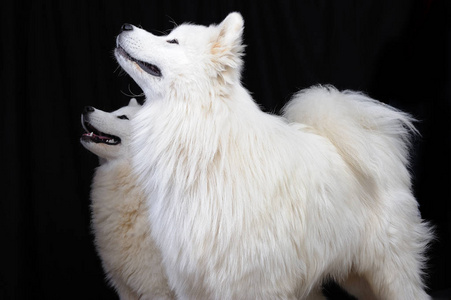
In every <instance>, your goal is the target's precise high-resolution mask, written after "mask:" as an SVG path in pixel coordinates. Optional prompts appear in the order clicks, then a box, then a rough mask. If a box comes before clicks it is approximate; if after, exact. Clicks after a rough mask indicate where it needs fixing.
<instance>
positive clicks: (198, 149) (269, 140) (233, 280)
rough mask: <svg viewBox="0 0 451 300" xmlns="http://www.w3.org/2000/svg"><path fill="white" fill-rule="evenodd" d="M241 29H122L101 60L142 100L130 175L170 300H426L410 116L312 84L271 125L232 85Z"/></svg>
mask: <svg viewBox="0 0 451 300" xmlns="http://www.w3.org/2000/svg"><path fill="white" fill-rule="evenodd" d="M243 23H244V22H243V18H242V16H241V15H240V14H239V13H231V14H229V15H228V16H227V17H226V18H225V19H224V20H223V21H222V22H221V23H220V24H218V25H211V26H208V27H206V26H200V25H194V24H183V25H180V26H178V27H176V28H175V29H174V30H173V31H172V32H171V33H169V34H168V35H165V36H155V35H152V34H151V33H149V32H147V31H145V30H143V29H141V28H138V27H135V26H132V25H130V24H124V25H123V26H122V31H121V33H120V34H119V36H118V37H117V46H116V49H115V55H116V58H117V61H118V62H119V64H120V65H121V66H122V68H123V69H124V70H125V71H126V72H127V73H128V74H129V75H130V76H131V77H132V78H133V79H134V80H135V81H136V82H137V83H138V85H139V86H140V87H141V88H142V90H143V92H144V93H145V95H146V98H147V99H148V100H147V102H146V103H145V105H144V106H143V108H142V109H141V110H140V111H139V112H138V113H137V115H136V116H135V118H133V120H132V121H131V124H132V136H133V138H132V140H131V158H132V171H133V173H134V174H135V175H136V177H137V182H138V184H139V185H140V186H141V187H142V188H143V191H144V194H145V199H146V201H147V204H148V206H149V216H148V217H149V220H150V222H151V224H152V236H153V238H154V239H155V241H156V243H157V245H158V247H159V248H160V249H161V253H162V262H163V265H164V268H165V270H166V272H167V275H168V280H169V284H170V286H171V287H172V288H173V289H174V290H175V293H176V295H177V297H178V298H180V299H306V298H307V299H318V298H321V297H322V295H321V294H320V292H319V290H320V287H321V284H322V283H323V282H324V281H325V280H328V279H333V280H335V281H337V282H338V283H339V284H341V285H342V286H343V287H344V288H345V289H346V290H347V291H349V292H350V293H351V294H353V295H355V296H357V297H358V298H361V299H371V298H377V299H428V298H429V297H428V295H427V294H426V293H425V291H424V286H423V282H422V278H421V275H422V270H423V268H424V262H425V255H424V252H425V248H426V246H427V244H428V242H429V240H430V239H431V232H430V229H429V227H428V225H427V224H426V223H425V222H423V221H422V219H421V217H420V214H419V210H418V204H417V202H416V200H415V198H414V196H413V195H412V187H411V179H410V174H409V170H408V164H409V143H410V139H411V135H412V134H413V133H414V132H415V129H414V127H413V125H412V121H413V120H412V118H411V117H410V116H409V115H407V114H406V113H403V112H400V111H398V110H396V109H394V108H392V107H390V106H387V105H384V104H382V103H379V102H377V101H375V100H372V99H370V98H369V97H367V96H365V95H363V94H361V93H356V92H351V91H344V92H340V91H337V90H336V89H335V88H333V87H327V86H326V87H324V86H316V87H313V88H310V89H307V90H304V91H301V92H299V93H298V94H296V95H295V96H294V97H293V99H292V100H291V101H290V103H289V104H288V105H287V106H286V107H285V109H284V114H283V116H275V115H271V114H267V113H264V112H262V111H261V109H260V108H259V107H258V105H256V103H255V102H254V101H253V99H252V97H251V96H250V93H249V92H248V91H247V90H246V89H245V88H244V87H243V86H242V84H241V83H240V74H241V69H242V66H243V61H242V57H243V50H244V46H243V44H242V34H243Z"/></svg>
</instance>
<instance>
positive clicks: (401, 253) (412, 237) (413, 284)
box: [360, 223, 431, 300]
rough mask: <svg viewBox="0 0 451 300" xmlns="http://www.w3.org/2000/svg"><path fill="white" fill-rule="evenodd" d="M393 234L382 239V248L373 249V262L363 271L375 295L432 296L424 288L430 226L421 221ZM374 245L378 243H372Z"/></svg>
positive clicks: (396, 297) (424, 297)
mask: <svg viewBox="0 0 451 300" xmlns="http://www.w3.org/2000/svg"><path fill="white" fill-rule="evenodd" d="M411 225H412V224H411ZM398 229H399V227H398ZM390 231H391V230H390ZM408 231H410V232H409V233H410V234H408ZM391 233H392V234H393V235H391V236H385V238H383V240H384V242H385V244H383V245H380V244H379V249H378V250H375V251H374V252H373V254H372V256H373V257H372V262H371V265H366V267H367V268H366V270H360V271H363V272H362V273H363V274H365V275H366V276H365V277H366V280H367V281H368V284H369V285H370V286H371V289H372V290H373V292H374V293H375V295H376V298H377V299H406V300H407V299H416V300H422V299H431V298H430V297H429V296H428V295H427V294H426V292H425V291H424V284H423V280H422V274H423V265H424V260H425V258H424V255H423V252H424V248H425V247H426V245H425V239H427V237H428V236H429V234H430V233H429V229H428V227H427V226H426V225H425V224H421V223H418V224H416V225H413V226H405V228H403V229H399V230H398V231H397V232H396V230H394V229H393V232H391ZM380 242H381V241H380ZM373 247H375V248H377V247H378V246H377V245H376V244H373ZM367 250H368V251H371V250H369V249H367ZM367 254H368V252H367ZM367 262H368V261H366V262H364V261H363V260H362V261H361V263H363V264H365V263H367ZM364 268H365V267H364Z"/></svg>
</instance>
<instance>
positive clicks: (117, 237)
mask: <svg viewBox="0 0 451 300" xmlns="http://www.w3.org/2000/svg"><path fill="white" fill-rule="evenodd" d="M140 108H141V106H140V105H139V104H138V103H137V102H136V100H135V99H132V100H131V101H130V103H129V105H128V106H125V107H122V108H120V109H119V110H116V111H114V112H112V113H108V112H104V111H101V110H99V109H95V108H93V107H91V106H87V107H85V109H84V112H83V114H82V126H83V128H84V129H85V130H86V132H87V133H85V134H83V136H82V138H81V143H82V144H83V146H84V147H85V148H86V149H88V150H89V151H91V152H92V153H94V154H96V155H97V156H98V157H99V159H100V162H101V165H100V167H98V168H97V169H96V172H95V175H94V178H93V182H92V190H91V200H92V225H93V230H94V235H95V244H96V247H97V251H98V253H99V255H100V258H101V259H102V264H103V268H104V270H105V272H106V274H107V278H108V280H109V281H110V283H111V284H112V286H113V287H114V288H115V289H116V290H117V292H118V294H119V296H120V298H121V299H123V300H124V299H130V300H132V299H136V300H138V299H141V300H144V299H173V298H174V294H173V292H172V291H171V290H170V289H169V286H168V282H167V278H166V275H165V272H164V269H163V267H162V264H161V254H160V251H159V249H158V248H157V247H156V246H155V243H154V241H153V239H152V237H151V235H150V230H151V229H150V222H149V219H148V217H147V206H146V204H145V200H144V195H143V193H142V190H141V189H140V188H139V187H138V186H137V184H136V181H135V179H134V178H135V177H134V176H133V174H132V173H131V170H130V154H129V144H130V130H131V128H130V121H129V119H131V118H132V117H133V116H134V115H135V114H136V113H137V112H138V110H139V109H140Z"/></svg>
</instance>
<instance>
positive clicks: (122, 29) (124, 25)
mask: <svg viewBox="0 0 451 300" xmlns="http://www.w3.org/2000/svg"><path fill="white" fill-rule="evenodd" d="M131 30H133V26H132V25H130V24H128V23H125V24H123V25H122V26H121V31H131Z"/></svg>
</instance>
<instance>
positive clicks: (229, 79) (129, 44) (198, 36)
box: [115, 12, 244, 100]
mask: <svg viewBox="0 0 451 300" xmlns="http://www.w3.org/2000/svg"><path fill="white" fill-rule="evenodd" d="M243 23H244V22H243V18H242V17H241V15H240V14H239V13H236V12H235V13H231V14H229V15H228V16H227V17H226V18H225V19H224V20H223V21H222V22H221V23H220V24H219V25H211V26H209V27H206V26H201V25H193V24H182V25H180V26H178V27H176V28H175V29H174V30H172V32H171V33H170V34H168V35H165V36H155V35H153V34H151V33H149V32H147V31H145V30H143V29H140V28H138V27H135V26H133V25H130V24H124V25H123V26H122V31H121V33H120V34H119V36H118V37H117V41H116V44H117V47H116V49H115V56H116V59H117V61H118V62H119V64H120V65H121V67H122V68H123V69H124V70H125V71H126V72H127V73H128V74H129V75H130V76H131V77H132V78H133V79H134V80H135V81H136V83H137V84H138V85H139V86H140V87H141V88H142V90H143V91H144V93H145V94H146V98H147V99H148V100H149V99H168V98H176V99H190V97H192V96H193V95H197V97H199V95H208V96H209V97H210V98H211V97H213V98H216V97H222V96H225V95H224V94H227V90H228V88H229V87H228V85H233V84H234V83H236V82H237V81H239V80H240V76H241V68H242V64H243V63H242V59H241V57H242V55H243V51H244V46H243V44H242V32H243Z"/></svg>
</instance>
